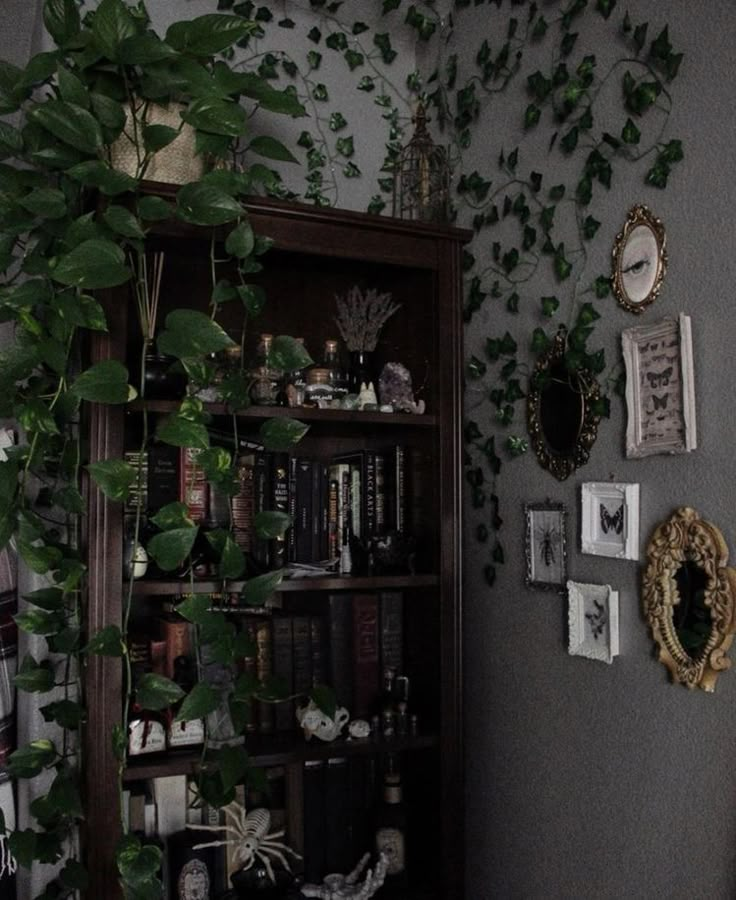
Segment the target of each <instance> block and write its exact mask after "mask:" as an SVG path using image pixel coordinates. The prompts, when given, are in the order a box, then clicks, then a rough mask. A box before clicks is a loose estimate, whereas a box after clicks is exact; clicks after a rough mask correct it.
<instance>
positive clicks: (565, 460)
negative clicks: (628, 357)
mask: <svg viewBox="0 0 736 900" xmlns="http://www.w3.org/2000/svg"><path fill="white" fill-rule="evenodd" d="M566 348H567V330H566V329H565V327H564V326H560V329H559V331H558V332H557V334H556V336H555V339H554V340H553V341H552V344H551V346H550V347H549V349H548V350H546V351H545V352H544V353H542V354H541V355H540V357H539V359H538V360H537V363H536V365H535V367H534V372H533V373H532V377H531V379H530V382H529V384H530V387H529V393H528V395H527V428H528V429H529V437H530V438H531V442H532V446H533V447H534V452H535V453H536V454H537V459H538V460H539V464H540V465H541V466H542V467H543V468H545V469H549V471H550V472H551V473H552V474H553V475H554V476H555V478H557V479H559V480H560V481H564V480H565V478H567V477H568V475H571V474H572V473H573V472H574V471H575V469H577V468H578V467H579V466H582V465H583V464H584V463H586V462H587V461H588V457H589V456H590V448H591V447H592V446H593V444H594V443H595V439H596V436H597V434H598V422H599V421H600V415H598V413H597V412H596V411H595V409H594V403H595V401H596V400H597V399H598V398H599V397H600V387H599V385H598V382H597V381H596V379H595V375H593V373H592V372H590V371H589V370H588V369H577V370H575V371H570V370H568V368H567V365H566V362H565V350H566Z"/></svg>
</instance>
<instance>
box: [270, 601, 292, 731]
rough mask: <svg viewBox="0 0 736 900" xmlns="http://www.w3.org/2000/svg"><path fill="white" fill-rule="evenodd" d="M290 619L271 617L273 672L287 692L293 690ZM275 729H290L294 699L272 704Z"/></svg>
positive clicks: (288, 617)
mask: <svg viewBox="0 0 736 900" xmlns="http://www.w3.org/2000/svg"><path fill="white" fill-rule="evenodd" d="M291 644H292V619H291V617H290V616H274V619H273V649H272V653H273V674H274V675H276V676H278V678H279V679H280V680H281V681H282V682H283V685H284V687H285V689H286V692H287V693H288V694H291V693H292V692H293V690H294V661H293V656H292V646H291ZM273 713H274V727H275V729H276V731H291V730H292V728H293V725H294V701H293V700H284V701H282V702H281V703H276V704H274V707H273Z"/></svg>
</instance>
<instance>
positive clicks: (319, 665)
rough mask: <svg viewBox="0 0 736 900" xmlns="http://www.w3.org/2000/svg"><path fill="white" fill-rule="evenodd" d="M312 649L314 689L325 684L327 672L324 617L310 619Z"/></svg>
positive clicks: (311, 617)
mask: <svg viewBox="0 0 736 900" xmlns="http://www.w3.org/2000/svg"><path fill="white" fill-rule="evenodd" d="M309 637H310V649H311V651H312V687H316V686H317V685H318V684H325V682H326V680H327V671H326V668H325V630H324V618H323V617H322V616H317V615H314V616H310V617H309Z"/></svg>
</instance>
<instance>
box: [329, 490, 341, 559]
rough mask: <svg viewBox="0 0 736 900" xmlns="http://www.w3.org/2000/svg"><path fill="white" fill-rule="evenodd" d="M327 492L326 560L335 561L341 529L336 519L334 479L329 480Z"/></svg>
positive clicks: (336, 492)
mask: <svg viewBox="0 0 736 900" xmlns="http://www.w3.org/2000/svg"><path fill="white" fill-rule="evenodd" d="M328 477H329V476H328ZM327 490H328V494H327V558H328V559H336V558H337V557H338V556H339V554H340V542H341V537H340V535H342V529H341V528H340V524H339V517H338V494H339V487H338V483H337V481H336V480H335V479H334V478H330V479H329V485H328V489H327Z"/></svg>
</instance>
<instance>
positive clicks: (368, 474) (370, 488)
mask: <svg viewBox="0 0 736 900" xmlns="http://www.w3.org/2000/svg"><path fill="white" fill-rule="evenodd" d="M362 476H363V479H362V483H363V536H364V537H366V538H372V537H374V536H375V535H376V534H377V533H378V532H377V528H376V453H375V451H374V450H364V451H363V471H362Z"/></svg>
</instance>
